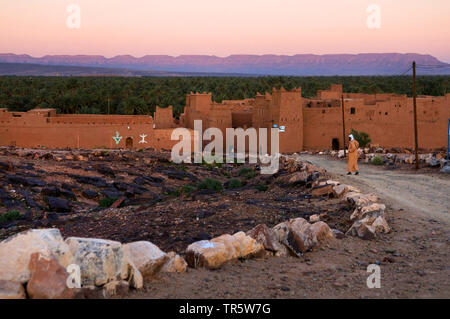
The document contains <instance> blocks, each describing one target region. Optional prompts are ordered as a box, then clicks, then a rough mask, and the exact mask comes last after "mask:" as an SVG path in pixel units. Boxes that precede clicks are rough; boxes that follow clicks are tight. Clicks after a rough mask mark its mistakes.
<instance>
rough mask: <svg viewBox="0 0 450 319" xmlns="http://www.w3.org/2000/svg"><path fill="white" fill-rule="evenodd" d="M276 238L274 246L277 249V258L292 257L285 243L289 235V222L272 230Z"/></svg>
mask: <svg viewBox="0 0 450 319" xmlns="http://www.w3.org/2000/svg"><path fill="white" fill-rule="evenodd" d="M272 233H273V236H274V239H275V240H274V241H273V246H274V249H275V256H278V257H287V256H290V253H289V250H288V248H287V247H286V245H285V243H286V241H287V238H288V234H289V226H288V223H287V222H283V223H280V224H278V225H276V226H274V227H273V228H272Z"/></svg>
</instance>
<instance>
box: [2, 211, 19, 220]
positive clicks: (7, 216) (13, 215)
mask: <svg viewBox="0 0 450 319" xmlns="http://www.w3.org/2000/svg"><path fill="white" fill-rule="evenodd" d="M19 218H20V213H19V212H18V211H17V210H10V211H9V212H6V213H4V214H3V215H1V216H0V222H10V221H13V220H16V219H19Z"/></svg>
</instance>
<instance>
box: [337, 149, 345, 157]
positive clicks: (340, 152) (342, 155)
mask: <svg viewBox="0 0 450 319" xmlns="http://www.w3.org/2000/svg"><path fill="white" fill-rule="evenodd" d="M344 156H345V150H340V151H339V152H338V157H339V158H344Z"/></svg>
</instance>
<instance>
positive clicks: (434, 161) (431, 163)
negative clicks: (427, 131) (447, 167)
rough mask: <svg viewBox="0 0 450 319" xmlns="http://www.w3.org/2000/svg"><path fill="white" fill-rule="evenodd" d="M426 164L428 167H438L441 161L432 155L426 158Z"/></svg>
mask: <svg viewBox="0 0 450 319" xmlns="http://www.w3.org/2000/svg"><path fill="white" fill-rule="evenodd" d="M427 164H428V165H429V166H430V167H439V166H441V162H440V161H439V160H438V159H436V158H434V157H432V158H430V159H429V160H427Z"/></svg>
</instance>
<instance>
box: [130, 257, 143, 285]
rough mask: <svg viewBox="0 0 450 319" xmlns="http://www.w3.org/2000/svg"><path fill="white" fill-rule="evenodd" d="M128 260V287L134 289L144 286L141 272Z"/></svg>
mask: <svg viewBox="0 0 450 319" xmlns="http://www.w3.org/2000/svg"><path fill="white" fill-rule="evenodd" d="M128 262H129V264H130V268H129V276H128V283H129V285H130V287H131V288H134V289H142V288H143V287H144V277H142V274H141V272H140V271H139V270H138V269H137V268H136V266H135V265H134V264H133V263H132V262H131V261H128Z"/></svg>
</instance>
